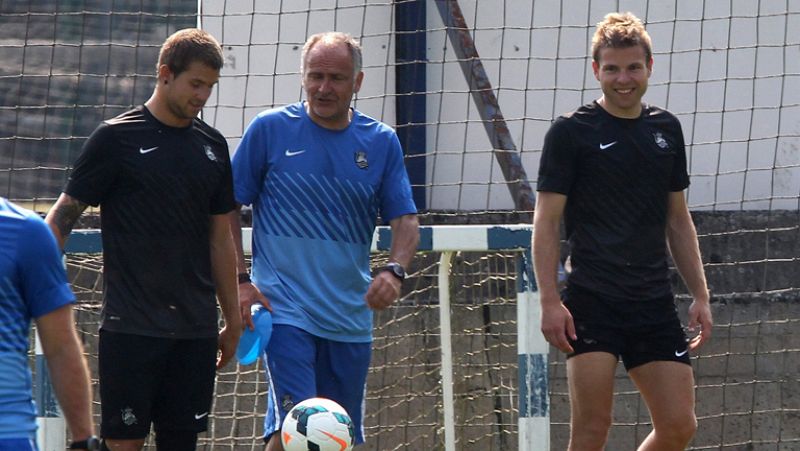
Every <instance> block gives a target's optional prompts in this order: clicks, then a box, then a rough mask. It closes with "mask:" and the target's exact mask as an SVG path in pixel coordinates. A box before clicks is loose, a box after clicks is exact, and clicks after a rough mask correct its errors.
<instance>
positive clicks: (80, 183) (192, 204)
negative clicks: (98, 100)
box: [46, 29, 242, 451]
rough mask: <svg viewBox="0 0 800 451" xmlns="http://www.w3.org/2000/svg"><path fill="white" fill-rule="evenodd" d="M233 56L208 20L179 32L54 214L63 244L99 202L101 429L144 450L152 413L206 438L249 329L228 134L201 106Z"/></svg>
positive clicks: (178, 442) (163, 433)
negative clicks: (242, 307)
mask: <svg viewBox="0 0 800 451" xmlns="http://www.w3.org/2000/svg"><path fill="white" fill-rule="evenodd" d="M222 62H223V59H222V49H221V47H220V45H219V43H218V42H217V41H216V40H215V39H214V38H213V37H212V36H211V35H209V34H208V33H206V32H205V31H202V30H198V29H185V30H181V31H178V32H177V33H175V34H173V35H172V36H170V37H169V38H168V39H167V40H166V41H165V42H164V45H163V46H162V48H161V52H160V55H159V61H158V74H157V75H158V80H157V83H156V87H155V90H154V92H153V95H152V96H151V97H150V99H149V100H148V101H147V102H145V104H144V105H142V106H139V107H137V108H135V109H133V110H130V111H128V112H126V113H123V114H121V115H119V116H117V117H115V118H113V119H109V120H107V121H104V122H103V123H101V124H100V126H99V127H98V128H97V129H96V130H95V131H94V132H93V133H92V135H91V136H90V137H89V139H88V140H87V141H86V143H85V144H84V147H83V151H82V153H81V155H80V157H79V158H78V160H77V161H76V162H75V166H74V169H73V171H72V173H71V174H70V178H69V181H68V182H67V186H66V188H65V190H64V192H63V193H62V194H61V196H60V197H59V199H58V201H57V202H56V204H55V205H54V206H53V208H52V209H51V210H50V212H49V213H48V215H47V218H46V221H47V222H48V224H49V225H50V227H51V228H52V229H53V231H54V233H55V235H56V238H57V240H58V242H59V244H60V245H61V246H62V248H63V244H64V241H65V240H66V239H67V237H68V236H69V234H70V232H71V230H72V227H73V226H74V224H75V222H76V220H77V219H78V217H79V216H80V215H81V213H82V212H83V211H84V210H85V209H86V207H87V206H88V205H92V206H98V205H99V206H100V208H101V213H100V215H101V229H102V237H103V238H102V239H103V257H104V267H103V276H104V287H103V288H104V297H103V311H102V318H101V325H100V343H99V376H100V395H101V408H102V426H101V432H102V435H103V438H104V440H105V444H106V446H107V447H108V448H110V449H113V450H115V451H116V450H125V451H127V450H140V449H141V448H142V446H143V444H144V440H145V438H146V436H147V435H148V433H149V431H150V426H151V424H152V425H153V426H154V429H155V431H156V444H157V447H158V449H159V450H162V451H166V450H169V451H184V450H187V451H188V450H194V449H195V447H196V442H197V433H198V432H201V431H204V430H206V428H207V422H208V414H209V410H210V408H211V401H212V396H213V387H214V376H215V366H216V368H217V369H219V368H221V367H222V366H224V365H225V364H226V363H227V362H228V360H230V358H231V357H232V356H233V354H234V352H235V349H236V345H237V343H238V340H239V336H240V334H241V330H242V326H241V324H242V323H241V316H240V314H239V309H238V295H237V281H236V256H235V248H234V245H233V240H232V235H231V232H230V226H229V222H228V221H229V220H228V217H227V215H228V213H229V212H230V211H232V210H233V208H234V199H233V184H232V178H231V165H230V158H229V154H228V147H227V144H226V141H225V139H224V138H223V136H222V135H221V134H220V133H219V132H218V131H217V130H215V129H213V128H212V127H210V126H209V125H207V124H206V123H205V122H203V121H202V120H200V119H197V115H198V113H199V112H200V110H201V109H202V108H203V105H204V104H205V102H206V100H207V99H208V97H209V96H210V94H211V91H212V88H213V86H214V85H215V84H216V83H217V81H218V79H219V71H220V69H221V67H222ZM217 299H218V300H219V305H220V307H221V310H222V315H223V317H224V319H225V327H224V328H223V329H222V330H221V331H219V332H218V329H217V327H218V326H217V308H216V304H217ZM218 351H219V356H217V352H218Z"/></svg>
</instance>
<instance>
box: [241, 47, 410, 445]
mask: <svg viewBox="0 0 800 451" xmlns="http://www.w3.org/2000/svg"><path fill="white" fill-rule="evenodd" d="M301 71H302V72H301V77H302V85H303V88H304V91H305V94H306V100H305V101H303V102H299V103H295V104H292V105H288V106H285V107H282V108H277V109H273V110H268V111H264V112H262V113H261V114H259V115H258V116H257V117H256V118H255V119H254V120H253V121H252V122H251V123H250V125H249V126H248V128H247V130H246V131H245V134H244V136H243V138H242V141H241V143H240V144H239V147H238V149H237V150H236V152H235V153H234V156H233V161H232V164H233V180H234V194H235V197H236V202H237V204H238V205H239V207H240V208H241V205H252V207H253V243H252V244H253V265H252V275H249V274H248V273H247V264H246V262H245V259H244V256H243V253H242V248H241V224H240V221H239V215H238V212H235V214H233V215H231V217H232V230H233V234H234V240H235V241H236V242H237V246H239V249H238V250H239V255H238V257H239V263H238V271H239V282H240V285H239V303H240V308H241V313H242V317H243V318H244V320H245V323H246V324H247V327H251V328H252V327H253V326H252V321H251V319H250V306H251V305H252V304H253V303H255V302H260V303H261V304H263V305H264V306H265V307H267V308H269V309H270V310H271V311H272V315H273V332H272V337H271V339H270V342H269V345H268V347H267V350H266V362H267V378H268V380H269V395H268V402H267V404H268V406H267V415H266V418H265V431H264V440H265V442H266V443H267V446H266V449H267V450H269V451H274V450H281V449H282V445H281V443H280V439H279V435H280V434H276V432H279V431H280V427H281V421H282V419H283V417H284V416H285V415H286V413H288V412H289V410H291V408H292V407H293V406H294V405H295V404H297V403H299V402H301V401H303V400H304V399H307V398H311V397H315V396H321V397H326V398H330V399H333V400H334V401H336V402H338V403H339V404H341V405H342V406H343V407H344V408H345V409H346V410H347V411H348V413H349V414H350V416H351V417H352V419H353V422H354V425H355V427H356V437H355V439H356V443H361V442H363V425H362V411H363V404H364V392H365V386H366V377H367V371H368V369H369V362H370V355H371V342H372V311H373V310H381V309H385V308H387V307H390V306H391V305H392V304H393V303H394V302H395V301H396V300H397V299H398V298H399V296H400V288H401V284H402V281H403V279H404V277H405V268H407V267H408V265H409V263H411V260H412V258H413V256H414V252H415V251H416V247H417V243H418V242H419V230H418V229H419V223H418V220H417V216H416V213H417V210H416V206H415V205H414V201H413V199H412V196H411V185H410V183H409V180H408V174H407V173H406V170H405V166H404V165H403V151H402V149H401V147H400V142H399V140H398V139H397V135H396V133H395V131H394V130H393V129H392V128H391V127H389V126H388V125H386V124H383V123H381V122H380V121H378V120H375V119H373V118H371V117H369V116H366V115H364V114H362V113H361V112H359V111H357V110H355V109H354V108H351V107H350V102H351V100H352V98H353V94H354V93H356V92H358V90H359V88H360V87H361V82H362V80H363V78H364V73H363V72H362V71H361V47H360V44H359V43H358V42H357V41H356V40H355V39H353V38H352V37H351V36H349V35H347V34H345V33H335V32H328V33H320V34H316V35H313V36H311V37H310V38H309V39H308V40H307V41H306V43H305V45H304V47H303V51H302V55H301ZM378 216H380V217H381V219H382V220H383V222H384V223H388V224H389V225H390V226H391V229H392V247H391V251H390V254H389V263H388V264H387V265H386V266H385V267H383V268H380V269H379V270H378V271H376V273H375V275H374V277H373V276H372V275H371V274H370V264H369V261H370V260H369V254H370V245H371V242H372V236H373V232H374V230H375V226H376V222H377V218H378ZM251 278H252V281H251Z"/></svg>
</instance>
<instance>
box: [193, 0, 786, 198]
mask: <svg viewBox="0 0 800 451" xmlns="http://www.w3.org/2000/svg"><path fill="white" fill-rule="evenodd" d="M254 4H255V6H254ZM459 4H460V6H461V8H462V12H463V14H464V17H465V19H466V21H467V24H468V26H469V27H471V28H472V35H473V38H474V40H475V43H476V47H477V50H478V53H479V54H480V56H481V59H482V62H483V65H484V67H485V69H486V71H487V73H488V75H489V78H490V80H491V83H492V86H493V87H494V88H495V94H496V95H497V97H498V99H499V103H500V107H501V109H502V112H503V114H504V116H505V118H506V121H507V125H508V127H509V130H510V131H511V135H512V137H513V140H514V143H515V144H516V147H517V149H518V150H520V152H521V158H522V160H523V164H524V165H525V168H526V170H527V173H528V177H529V179H530V180H531V182H532V184H533V185H534V187H535V180H536V174H537V171H538V160H539V157H540V154H541V145H542V140H543V136H544V133H545V132H546V131H547V128H548V127H549V124H550V122H551V120H552V119H553V118H554V117H556V116H558V115H559V114H562V113H565V112H568V111H571V110H573V109H575V108H576V107H577V106H579V105H580V104H582V103H587V102H590V101H592V100H593V99H595V98H597V97H599V95H600V92H599V90H598V89H597V81H596V80H595V79H594V76H593V75H592V73H591V64H590V59H589V58H588V56H587V55H588V53H589V41H590V39H591V35H592V33H593V32H594V24H595V23H597V22H598V21H600V20H601V19H602V18H603V16H604V15H605V14H606V13H607V12H609V11H615V10H621V11H632V12H633V13H635V14H636V15H638V16H639V17H640V18H643V19H645V21H646V22H647V28H648V31H649V32H650V34H651V36H652V38H653V45H654V53H655V66H654V72H653V76H652V78H651V80H650V89H649V91H648V94H647V96H646V97H645V100H646V101H648V102H650V103H653V104H656V105H659V106H662V107H666V108H668V109H669V110H671V111H672V112H673V113H675V114H676V115H677V116H678V117H679V118H680V120H681V123H682V124H683V128H684V134H685V137H686V142H687V144H688V158H689V172H690V174H691V176H692V186H691V187H690V188H689V203H690V206H691V207H692V208H693V209H722V210H738V209H742V208H744V209H779V208H786V209H797V208H798V196H799V195H800V151H799V150H798V149H799V148H800V1H798V0H791V1H788V2H787V1H786V0H761V1H760V2H754V1H748V0H738V1H737V0H733V1H713V0H705V1H700V0H677V1H656V0H649V1H648V0H630V1H621V0H568V1H567V0H536V1H530V0H504V1H501V0H496V1H495V0H492V1H488V0H481V1H477V0H460V2H459ZM223 5H224V7H225V8H226V10H225V11H222V9H221V8H222V7H223ZM281 5H282V7H283V8H284V10H283V11H280V10H279V8H280V7H281ZM427 5H428V6H427V16H428V30H429V31H428V34H427V39H428V50H427V51H428V55H427V57H428V65H427V86H428V88H427V92H428V106H427V116H428V119H427V122H428V124H429V126H428V128H427V141H428V144H427V145H428V148H427V149H426V155H427V165H428V168H427V175H426V177H427V184H428V186H429V189H428V208H429V209H433V210H439V209H448V210H449V209H459V210H487V209H489V210H492V209H510V208H512V207H513V204H512V202H511V199H510V196H509V194H508V190H507V188H506V185H505V181H504V179H503V175H502V172H501V171H500V168H499V166H498V165H497V163H496V162H495V159H494V156H493V154H492V149H491V146H490V144H489V140H488V138H487V137H486V133H485V130H484V127H483V125H482V123H481V122H480V115H479V114H478V110H477V109H476V108H475V106H474V104H473V102H472V99H471V97H470V95H469V93H468V92H467V83H466V81H465V79H464V76H463V75H462V72H461V69H460V67H459V64H458V62H457V60H456V57H455V55H454V53H453V52H452V44H451V43H450V42H449V41H448V40H447V37H446V32H445V30H444V28H443V24H442V21H441V18H440V16H439V12H438V9H437V8H436V6H435V4H434V2H433V1H429V2H427ZM759 7H760V10H758V8H759ZM202 8H203V13H204V16H203V26H204V27H205V28H206V29H208V30H209V31H211V32H212V33H213V34H214V35H215V36H217V37H219V38H220V39H221V41H222V42H223V45H224V46H225V50H226V55H227V61H228V64H227V65H226V67H225V69H224V71H223V78H222V79H221V81H220V86H219V89H218V90H217V91H216V92H217V99H216V101H215V102H212V103H213V105H210V107H209V108H206V112H205V114H206V116H205V117H206V119H207V120H209V121H210V122H211V123H212V124H215V125H216V126H217V127H218V128H220V129H221V130H222V131H223V133H224V134H225V135H226V136H228V137H229V140H230V142H231V146H232V150H233V149H234V148H235V145H236V143H237V142H238V139H239V137H240V136H241V134H242V130H243V127H244V126H246V124H247V123H248V122H249V120H250V119H251V118H252V117H253V116H254V115H255V114H256V113H257V112H258V111H261V110H263V109H265V108H268V107H272V106H275V105H282V104H284V103H288V102H293V101H297V100H299V99H300V97H301V90H300V82H299V75H298V68H299V59H300V49H301V47H302V43H303V41H304V40H305V37H306V36H307V35H309V34H311V33H313V32H317V31H323V30H328V29H337V30H341V31H347V32H350V33H352V34H354V35H355V36H357V37H360V38H362V43H363V45H364V56H365V72H366V78H365V82H364V86H363V89H362V92H361V93H360V94H359V96H358V99H357V103H356V105H357V107H358V108H359V109H361V110H362V111H364V112H366V113H367V114H370V115H372V116H374V117H377V118H379V119H382V120H384V121H385V122H387V123H389V124H391V125H395V113H394V103H395V102H394V100H395V99H394V97H393V93H394V90H395V87H394V66H393V64H394V40H393V35H392V30H393V23H394V18H393V6H392V5H391V3H390V2H387V1H385V0H349V1H347V0H338V1H334V0H330V1H328V0H324V1H323V0H311V1H291V2H289V1H283V2H281V1H278V0H271V1H265V0H256V1H255V2H254V1H253V0H249V1H231V0H228V1H226V2H219V1H213V2H211V1H207V2H203V4H202ZM787 8H788V9H787Z"/></svg>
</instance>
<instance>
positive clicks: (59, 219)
mask: <svg viewBox="0 0 800 451" xmlns="http://www.w3.org/2000/svg"><path fill="white" fill-rule="evenodd" d="M88 206H89V205H88V204H85V203H83V202H81V201H79V200H78V199H75V198H74V197H72V196H70V195H69V194H66V193H61V196H59V197H58V200H57V201H56V203H55V204H53V206H52V207H51V208H50V211H49V212H47V217H45V218H44V221H45V222H46V223H47V225H48V226H50V230H52V231H53V235H55V237H56V241H57V242H58V247H59V248H60V249H64V242H65V241H67V237H68V236H69V234H70V233H72V228H73V227H75V223H76V222H78V218H80V217H81V214H83V211H84V210H86V207H88Z"/></svg>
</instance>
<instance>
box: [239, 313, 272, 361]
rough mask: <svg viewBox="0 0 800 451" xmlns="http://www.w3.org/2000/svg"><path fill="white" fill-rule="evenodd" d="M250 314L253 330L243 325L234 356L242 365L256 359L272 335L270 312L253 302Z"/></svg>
mask: <svg viewBox="0 0 800 451" xmlns="http://www.w3.org/2000/svg"><path fill="white" fill-rule="evenodd" d="M250 314H251V315H252V316H253V325H254V326H255V329H254V330H250V328H249V327H247V326H245V328H244V331H243V332H242V337H241V338H240V339H239V346H238V347H237V348H236V358H237V359H239V363H241V364H242V365H250V364H251V363H253V362H255V361H256V360H258V358H259V357H260V356H261V354H262V353H263V352H264V350H265V349H266V348H267V344H269V337H270V336H271V335H272V314H271V313H270V312H269V310H267V309H265V308H264V306H262V305H261V304H258V303H256V304H253V306H252V307H250Z"/></svg>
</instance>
